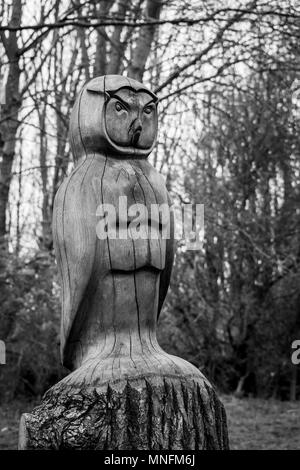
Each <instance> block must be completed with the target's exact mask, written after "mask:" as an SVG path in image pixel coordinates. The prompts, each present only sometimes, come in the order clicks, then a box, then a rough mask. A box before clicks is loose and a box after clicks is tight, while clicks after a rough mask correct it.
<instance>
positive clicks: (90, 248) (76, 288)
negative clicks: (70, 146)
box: [53, 164, 96, 370]
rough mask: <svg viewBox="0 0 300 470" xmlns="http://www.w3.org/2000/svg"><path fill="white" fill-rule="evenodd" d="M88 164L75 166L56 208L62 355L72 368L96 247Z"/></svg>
mask: <svg viewBox="0 0 300 470" xmlns="http://www.w3.org/2000/svg"><path fill="white" fill-rule="evenodd" d="M85 166H86V165H85V164H83V165H81V166H79V167H77V168H75V170H74V171H73V173H72V174H71V175H70V176H69V177H68V178H67V179H66V180H65V181H64V182H63V184H62V185H61V186H60V188H59V190H58V192H57V194H56V197H55V202H54V208H53V241H54V248H55V253H56V260H57V266H58V270H59V273H60V276H61V286H62V320H61V357H62V363H63V365H64V366H66V367H67V368H68V369H71V370H72V369H73V368H74V362H75V361H76V356H77V355H78V354H79V355H80V351H81V345H80V332H81V327H82V319H83V317H84V312H85V309H86V307H85V304H86V295H85V293H86V290H87V288H88V284H89V280H90V277H91V274H92V269H93V262H94V255H95V248H96V232H95V223H93V220H92V219H91V218H92V217H94V214H95V210H94V208H93V207H91V206H92V205H93V201H92V197H91V193H90V194H89V193H88V191H87V190H86V189H84V188H83V187H82V184H81V183H82V181H83V178H85V176H86V168H85Z"/></svg>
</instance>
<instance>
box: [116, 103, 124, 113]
mask: <svg viewBox="0 0 300 470" xmlns="http://www.w3.org/2000/svg"><path fill="white" fill-rule="evenodd" d="M115 108H116V110H117V111H118V112H119V111H122V109H125V108H124V106H123V105H122V104H121V103H120V101H117V102H116V104H115Z"/></svg>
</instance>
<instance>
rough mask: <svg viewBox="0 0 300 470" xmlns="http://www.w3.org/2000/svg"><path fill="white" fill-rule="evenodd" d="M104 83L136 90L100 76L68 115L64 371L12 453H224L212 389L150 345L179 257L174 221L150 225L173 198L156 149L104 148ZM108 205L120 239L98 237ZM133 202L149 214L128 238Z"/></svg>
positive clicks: (61, 209) (61, 254)
mask: <svg viewBox="0 0 300 470" xmlns="http://www.w3.org/2000/svg"><path fill="white" fill-rule="evenodd" d="M105 83H106V85H107V88H106V90H108V89H109V91H113V86H114V84H117V85H115V86H120V83H121V84H122V83H125V84H126V90H127V88H128V86H131V85H130V83H131V82H130V81H128V79H125V78H124V77H119V78H116V77H115V76H113V77H102V78H101V77H100V78H97V79H94V80H93V81H92V82H91V83H90V84H88V85H87V86H86V87H85V88H84V89H83V91H82V92H81V94H80V96H79V98H78V100H77V102H76V104H75V107H74V110H73V114H72V117H71V132H70V140H71V145H72V149H73V154H74V159H75V161H76V167H75V169H74V170H73V172H72V173H71V175H70V176H69V177H68V178H67V179H66V180H65V181H64V182H63V184H62V185H61V187H60V188H59V191H58V193H57V195H56V198H55V205H54V214H53V235H54V245H55V251H56V258H57V265H58V270H59V272H60V276H61V286H62V323H61V352H62V361H63V364H64V365H65V366H66V367H67V368H69V369H70V371H71V373H70V374H69V375H68V376H67V377H66V378H65V379H63V380H62V381H61V382H59V383H58V384H57V385H55V386H54V387H52V388H51V389H50V390H49V391H48V392H47V393H46V395H45V397H44V398H43V401H42V404H41V405H40V406H39V407H37V408H36V409H35V410H34V411H33V412H32V413H30V414H26V415H23V417H22V420H21V423H20V442H19V447H20V449H72V448H74V449H178V450H180V449H226V448H227V447H228V438H227V428H226V417H225V411H224V408H223V405H222V404H221V403H220V401H219V400H218V398H217V396H216V393H215V391H214V389H213V387H212V386H211V385H210V383H209V382H208V381H207V379H206V378H205V377H204V376H203V374H202V373H201V372H200V371H199V370H198V369H197V368H196V367H194V366H193V365H192V364H190V363H188V362H187V361H185V360H184V359H181V358H179V357H175V356H172V355H169V354H167V353H166V352H165V351H163V350H162V348H161V347H160V346H159V344H158V342H157V338H156V328H157V319H158V316H159V313H160V311H161V309H162V305H163V302H164V300H165V297H166V294H167V291H168V287H169V282H170V277H171V271H172V265H173V258H174V220H173V216H172V212H171V215H170V217H169V219H167V220H163V217H162V216H161V218H160V219H159V220H156V225H155V224H154V219H155V214H154V213H153V212H152V208H153V207H156V208H157V210H158V208H159V207H162V206H164V207H167V208H170V206H171V199H170V196H169V195H168V192H167V189H166V186H165V182H164V179H163V177H162V176H161V175H160V174H159V173H158V172H157V171H156V170H155V169H154V168H153V167H152V166H151V164H150V163H149V162H148V160H147V159H146V158H145V157H146V156H147V155H148V153H150V151H151V149H152V147H153V145H154V142H153V144H152V145H151V146H150V147H149V149H148V150H147V149H142V150H140V149H138V148H133V149H130V148H128V147H126V149H127V153H126V149H122V151H120V152H119V146H118V145H117V144H116V145H114V146H112V143H111V142H110V141H109V140H108V141H106V140H105V139H106V138H107V134H106V131H105V128H104V127H103V126H104V124H103V123H104V121H105V120H104V119H103V115H104V113H105V103H106V101H105V100H106V95H105ZM139 89H143V90H145V87H144V86H143V85H142V84H138V83H137V82H134V81H133V82H132V88H131V92H130V93H131V94H130V97H131V98H132V96H133V95H132V94H133V93H138V90H139ZM123 96H124V94H123ZM125 96H126V93H125ZM153 96H154V95H153ZM133 103H134V105H136V103H138V98H136V99H134V100H133ZM128 106H129V105H128ZM132 113H133V114H132V116H133V117H132V119H135V121H133V122H134V123H135V122H136V119H139V121H138V122H139V123H141V126H139V127H140V129H139V131H138V132H140V131H141V132H142V130H141V129H142V124H143V121H142V118H141V117H140V112H139V111H138V118H137V117H135V115H134V112H132ZM154 118H155V119H156V115H155V116H154ZM111 122H112V120H110V123H111ZM156 125H157V123H156ZM130 127H132V126H130ZM131 132H132V131H131ZM123 134H124V133H123ZM138 137H139V136H138ZM138 137H137V138H138ZM118 152H119V153H118ZM120 198H123V200H126V206H125V211H124V210H122V207H121V206H120ZM124 198H125V199H124ZM104 204H110V205H111V206H112V207H114V208H115V209H116V226H117V228H118V230H120V228H122V229H124V227H125V229H126V230H127V229H128V230H129V233H128V236H127V237H126V238H124V237H123V238H113V237H108V238H104V239H102V238H101V237H99V233H98V232H97V227H99V225H98V224H99V223H100V224H101V223H103V220H104V218H103V217H102V216H103V212H101V210H102V209H101V207H102V208H103V205H104ZM136 204H139V205H142V206H143V207H144V208H146V211H145V213H144V216H143V217H144V219H143V218H141V220H142V226H143V227H144V228H147V229H149V227H150V228H151V232H149V233H148V236H147V237H144V238H133V237H132V233H133V227H132V225H131V222H132V217H133V214H132V213H131V212H130V210H131V209H130V208H132V206H133V205H136ZM99 208H100V209H101V210H100V209H99ZM125 215H126V217H125ZM164 222H165V226H166V228H167V232H168V233H169V238H167V239H165V237H164V232H163V227H164ZM109 224H112V222H111V221H110V222H109ZM154 235H155V236H154Z"/></svg>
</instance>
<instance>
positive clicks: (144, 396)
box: [19, 376, 228, 450]
mask: <svg viewBox="0 0 300 470" xmlns="http://www.w3.org/2000/svg"><path fill="white" fill-rule="evenodd" d="M19 449H20V450H24V449H26V450H35V449H48V450H67V449H80V450H134V449H136V450H162V449H164V450H198V449H199V450H200V449H206V450H212V449H219V450H221V449H228V436H227V426H226V415H225V410H224V407H223V405H222V403H221V402H220V401H219V399H218V398H217V396H216V393H215V391H214V389H213V388H212V386H211V385H209V383H208V382H207V381H197V380H190V379H184V378H181V379H179V378H172V377H161V376H154V377H140V378H137V379H135V380H120V381H115V382H110V383H107V384H104V385H102V386H100V387H99V388H98V387H97V388H89V387H86V388H83V389H82V388H78V389H74V387H73V386H69V387H68V386H66V384H64V381H62V382H60V383H59V384H57V385H56V386H55V387H53V388H52V389H50V390H49V391H48V392H47V393H46V395H45V397H44V400H43V403H42V404H41V405H40V406H38V407H37V408H36V409H35V410H34V411H33V412H32V413H30V414H23V416H22V419H21V423H20V439H19Z"/></svg>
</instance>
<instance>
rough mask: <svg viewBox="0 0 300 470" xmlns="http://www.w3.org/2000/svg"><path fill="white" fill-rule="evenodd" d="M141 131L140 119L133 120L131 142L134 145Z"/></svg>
mask: <svg viewBox="0 0 300 470" xmlns="http://www.w3.org/2000/svg"><path fill="white" fill-rule="evenodd" d="M141 133H142V126H141V122H140V120H136V121H134V123H133V125H132V136H131V144H132V145H133V146H135V145H136V144H137V143H138V141H139V138H140V135H141Z"/></svg>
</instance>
